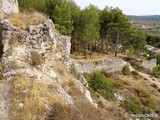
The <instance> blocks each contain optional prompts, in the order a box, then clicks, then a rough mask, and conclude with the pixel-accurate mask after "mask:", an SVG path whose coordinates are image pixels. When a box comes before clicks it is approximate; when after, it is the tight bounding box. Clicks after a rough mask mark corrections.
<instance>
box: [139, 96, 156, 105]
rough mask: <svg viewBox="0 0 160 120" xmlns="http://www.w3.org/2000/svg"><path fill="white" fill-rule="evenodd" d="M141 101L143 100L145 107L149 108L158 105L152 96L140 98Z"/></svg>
mask: <svg viewBox="0 0 160 120" xmlns="http://www.w3.org/2000/svg"><path fill="white" fill-rule="evenodd" d="M140 101H141V103H142V105H144V106H145V107H149V108H155V107H156V104H155V102H154V100H153V99H152V98H151V97H147V98H140Z"/></svg>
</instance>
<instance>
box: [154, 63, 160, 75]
mask: <svg viewBox="0 0 160 120" xmlns="http://www.w3.org/2000/svg"><path fill="white" fill-rule="evenodd" d="M152 73H153V75H154V76H155V77H160V65H157V66H156V67H154V68H153V70H152Z"/></svg>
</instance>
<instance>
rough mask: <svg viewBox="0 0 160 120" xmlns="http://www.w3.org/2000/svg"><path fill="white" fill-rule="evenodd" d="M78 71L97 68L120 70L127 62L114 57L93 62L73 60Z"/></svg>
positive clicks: (88, 70)
mask: <svg viewBox="0 0 160 120" xmlns="http://www.w3.org/2000/svg"><path fill="white" fill-rule="evenodd" d="M73 63H74V66H75V68H76V70H77V72H79V73H81V74H82V73H93V72H94V71H97V70H104V71H106V72H116V71H122V69H123V67H124V66H125V65H126V64H127V62H125V61H124V60H122V59H120V58H116V59H113V60H100V61H93V62H73Z"/></svg>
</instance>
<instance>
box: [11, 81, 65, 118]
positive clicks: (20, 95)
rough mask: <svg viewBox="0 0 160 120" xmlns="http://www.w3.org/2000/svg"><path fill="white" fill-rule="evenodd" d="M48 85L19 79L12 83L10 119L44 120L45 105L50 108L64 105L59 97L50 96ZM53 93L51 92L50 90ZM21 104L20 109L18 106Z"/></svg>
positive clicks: (45, 114) (46, 111)
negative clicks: (55, 104)
mask: <svg viewBox="0 0 160 120" xmlns="http://www.w3.org/2000/svg"><path fill="white" fill-rule="evenodd" d="M49 89H50V88H49V85H47V84H45V83H42V82H40V81H38V80H33V79H29V78H21V79H19V80H15V81H14V82H13V97H14V98H13V101H12V112H11V115H12V119H13V120H44V119H46V117H47V114H48V112H49V111H48V110H47V109H46V108H45V105H49V106H51V107H52V105H53V104H54V103H58V104H62V105H63V104H64V103H65V102H64V101H63V100H64V99H63V98H62V97H60V96H56V97H55V96H53V94H54V93H53V94H50V93H49V92H48V91H49ZM51 91H52V92H53V90H51ZM20 103H23V104H24V106H23V107H22V108H20V107H19V104H20Z"/></svg>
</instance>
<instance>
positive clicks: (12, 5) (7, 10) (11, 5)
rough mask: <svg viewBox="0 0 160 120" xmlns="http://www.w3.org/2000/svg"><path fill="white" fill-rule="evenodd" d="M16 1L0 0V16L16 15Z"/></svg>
mask: <svg viewBox="0 0 160 120" xmlns="http://www.w3.org/2000/svg"><path fill="white" fill-rule="evenodd" d="M18 12H19V10H18V1H17V0H0V14H2V13H4V14H11V13H18Z"/></svg>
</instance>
